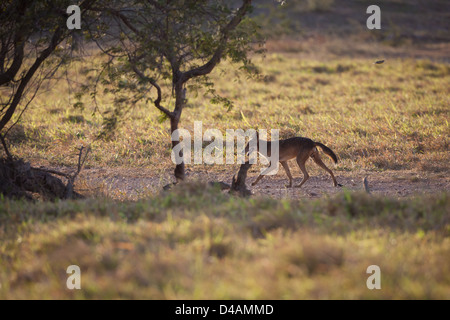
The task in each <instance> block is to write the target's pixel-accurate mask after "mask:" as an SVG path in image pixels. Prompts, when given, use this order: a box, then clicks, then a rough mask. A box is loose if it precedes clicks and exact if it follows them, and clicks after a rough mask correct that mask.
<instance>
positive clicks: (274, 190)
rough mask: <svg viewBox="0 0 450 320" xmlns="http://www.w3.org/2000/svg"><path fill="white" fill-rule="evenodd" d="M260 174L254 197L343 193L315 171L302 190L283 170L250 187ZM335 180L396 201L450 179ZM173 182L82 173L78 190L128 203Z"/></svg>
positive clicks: (227, 176) (196, 175) (130, 174)
mask: <svg viewBox="0 0 450 320" xmlns="http://www.w3.org/2000/svg"><path fill="white" fill-rule="evenodd" d="M230 169H231V168H230ZM311 169H312V168H311ZM258 170H259V168H252V169H251V170H250V171H249V177H248V180H247V186H248V187H249V188H250V189H251V190H252V192H253V193H254V195H264V196H270V197H272V198H290V199H296V198H318V197H321V196H323V195H327V194H334V193H336V192H339V191H340V190H342V189H341V188H335V187H333V185H332V181H331V178H330V177H329V176H328V175H325V174H322V173H320V172H314V171H313V170H310V171H312V172H310V175H311V177H310V179H309V180H308V181H307V182H306V184H305V185H304V186H303V187H302V188H286V187H285V185H286V184H287V183H288V180H287V177H286V175H285V173H284V171H283V170H280V171H279V173H278V174H277V175H275V176H268V177H265V178H264V179H263V180H261V181H260V182H259V183H258V185H256V186H254V187H252V186H251V183H252V182H253V181H254V180H255V179H256V177H257V175H258V172H259V171H258ZM291 170H292V173H293V176H294V185H297V184H299V183H300V181H301V179H302V175H301V174H299V173H298V172H297V170H296V168H293V167H292V166H291ZM308 170H309V168H308ZM229 172H230V173H227V172H223V173H216V172H214V173H208V172H207V171H206V170H196V169H193V170H189V169H188V177H189V179H192V180H200V181H223V182H226V183H229V184H231V178H232V174H234V171H232V170H230V171H229ZM335 176H336V179H337V180H338V182H339V183H341V184H342V185H343V186H344V188H346V189H349V190H352V191H357V190H363V188H364V187H363V183H362V181H363V178H364V177H365V176H368V181H369V188H370V191H371V192H372V193H373V194H380V195H389V196H395V197H408V196H414V195H417V194H421V193H434V192H441V191H449V190H450V178H449V177H448V175H446V174H445V173H423V172H414V171H411V170H402V171H383V172H358V173H353V172H343V171H335ZM170 182H172V179H171V171H170V170H167V171H166V172H164V173H163V174H161V175H159V174H158V175H157V174H155V172H154V171H153V170H151V169H133V168H132V169H118V168H115V169H114V168H92V169H86V170H84V171H83V172H82V174H81V176H80V182H79V183H78V185H77V186H76V187H78V190H79V191H80V192H84V193H86V192H87V193H93V194H97V195H98V194H103V195H106V196H108V197H112V198H117V199H123V200H125V199H138V198H142V197H146V196H148V195H150V194H154V193H159V192H160V191H161V190H162V188H163V186H165V185H166V184H168V183H170Z"/></svg>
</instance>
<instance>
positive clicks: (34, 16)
mask: <svg viewBox="0 0 450 320" xmlns="http://www.w3.org/2000/svg"><path fill="white" fill-rule="evenodd" d="M94 2H95V0H83V1H79V3H78V5H79V6H80V9H81V10H82V11H83V12H85V11H86V10H87V9H88V8H89V7H90V6H91V5H92V4H93V3H94ZM70 4H73V1H68V0H46V1H41V0H36V1H32V0H6V1H5V0H3V1H2V2H1V3H0V141H1V143H2V146H3V149H4V150H5V153H6V155H7V158H6V159H0V181H1V183H0V193H2V194H5V195H9V196H16V197H28V198H29V195H28V194H27V193H26V191H30V192H38V193H41V194H42V195H43V196H44V197H45V198H55V197H58V198H62V197H71V196H72V195H73V194H74V193H73V190H72V189H73V181H74V180H75V178H76V176H77V175H78V173H79V171H80V170H81V157H82V155H81V153H80V162H79V166H78V171H77V172H75V174H74V175H68V174H60V175H63V176H65V177H66V178H67V179H68V184H67V186H65V185H64V184H63V183H62V182H61V180H59V179H57V178H56V177H54V176H53V175H51V174H50V173H49V172H45V171H42V170H39V169H35V168H32V167H31V166H30V165H29V164H28V163H25V162H24V161H22V160H20V159H19V160H15V159H13V156H12V155H11V153H10V152H9V150H8V147H7V143H6V140H5V136H6V135H7V132H8V130H9V129H10V128H11V127H12V126H13V125H14V123H12V120H13V119H14V118H13V116H15V115H16V116H17V119H19V118H20V116H21V115H22V114H23V113H24V112H25V111H26V109H27V108H28V106H29V105H30V103H31V102H32V100H33V98H34V97H35V96H36V94H37V92H38V90H39V88H40V87H41V85H42V83H43V82H44V81H45V80H47V79H49V78H51V76H52V75H53V74H54V73H55V72H56V70H57V69H58V68H59V67H60V66H61V65H67V63H68V61H69V57H71V51H72V49H73V47H74V46H73V44H74V42H73V39H72V38H71V37H70V36H71V35H72V34H73V31H70V30H68V28H67V26H66V20H67V18H68V15H67V13H66V8H67V7H68V6H69V5H70ZM62 46H65V47H67V48H68V49H63V47H62ZM16 122H17V121H16ZM84 160H85V158H84ZM84 160H83V162H84Z"/></svg>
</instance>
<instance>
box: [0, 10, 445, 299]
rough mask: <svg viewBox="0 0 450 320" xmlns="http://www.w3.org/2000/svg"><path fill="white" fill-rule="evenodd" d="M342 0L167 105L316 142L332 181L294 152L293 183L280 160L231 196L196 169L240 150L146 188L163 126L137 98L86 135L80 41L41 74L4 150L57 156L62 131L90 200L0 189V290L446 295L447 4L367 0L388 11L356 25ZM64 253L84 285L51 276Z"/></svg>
mask: <svg viewBox="0 0 450 320" xmlns="http://www.w3.org/2000/svg"><path fill="white" fill-rule="evenodd" d="M318 2H320V1H318ZM326 2H327V1H324V3H326ZM331 2H332V1H331ZM331 2H330V3H331ZM308 3H309V2H308ZM311 3H312V2H311ZM348 3H349V5H348V6H347V7H346V6H344V5H342V6H341V5H340V2H339V1H335V3H334V4H332V5H331V6H330V8H328V11H325V12H319V13H317V12H303V11H301V12H300V13H296V12H295V11H293V12H291V14H298V15H299V17H302V19H303V20H302V19H301V18H298V21H300V23H302V21H303V23H302V24H301V26H300V28H301V30H302V33H301V35H297V36H296V35H290V36H289V37H285V38H282V39H277V40H269V41H268V43H267V49H268V52H267V54H266V56H265V57H264V58H263V57H255V58H254V59H253V60H254V62H255V64H256V65H257V66H258V68H259V69H260V76H258V77H256V78H254V79H253V78H247V77H246V76H245V75H243V74H242V73H239V74H237V73H235V72H234V71H230V70H234V69H233V68H232V66H231V65H230V64H228V63H226V62H225V63H223V64H221V65H220V67H219V69H218V70H216V71H215V73H214V75H213V79H214V81H215V83H216V89H217V91H218V92H219V93H220V94H222V95H223V96H226V97H228V98H230V99H231V100H232V101H233V102H234V107H233V108H232V109H231V110H229V111H228V110H227V109H226V108H223V107H222V106H220V105H213V104H211V103H210V101H209V97H204V96H203V95H202V92H201V91H200V92H199V94H198V95H194V94H189V92H191V91H188V96H187V99H188V102H187V104H188V106H187V108H186V109H185V110H184V111H183V115H182V122H181V127H183V128H186V129H188V130H189V131H190V132H193V125H194V121H202V122H203V130H204V131H205V130H206V129H209V128H216V129H219V130H220V131H221V132H223V133H224V134H225V130H226V129H238V128H242V129H244V130H245V129H248V128H260V129H267V130H270V129H279V130H280V136H281V138H286V137H291V136H294V135H301V136H306V137H310V138H312V139H313V140H316V141H320V142H322V143H324V144H326V145H327V146H329V147H330V148H331V149H333V150H334V151H335V152H336V154H337V155H338V157H339V163H338V164H337V165H336V166H334V165H331V162H330V161H329V159H325V161H326V163H327V165H329V167H330V168H331V169H332V170H333V172H334V173H335V175H336V177H337V179H338V182H340V183H342V184H343V185H344V189H337V188H334V187H332V182H331V179H330V178H329V176H328V175H327V174H326V173H325V172H324V171H321V170H320V169H318V168H317V166H316V165H315V164H314V163H313V162H312V161H310V162H308V163H307V168H308V171H309V172H310V175H311V178H310V180H309V181H308V182H307V183H306V184H305V185H304V186H303V187H302V188H300V189H287V188H285V187H284V185H285V184H286V183H287V177H286V175H285V173H284V171H283V170H282V169H281V170H280V171H279V173H278V174H277V175H275V176H271V177H266V178H264V179H263V180H262V181H261V182H260V183H259V184H258V185H257V186H256V187H253V188H252V191H253V192H254V195H253V196H252V197H251V198H250V199H242V198H238V197H234V196H230V195H228V194H227V193H224V192H221V191H219V190H217V189H214V188H211V187H208V186H207V185H206V184H205V182H206V181H218V180H220V181H224V182H227V183H229V182H230V181H231V177H232V176H233V175H234V174H235V173H236V171H237V169H238V167H239V166H238V165H191V166H188V178H189V179H190V180H192V181H194V182H193V183H191V184H187V185H185V186H176V187H175V188H174V189H173V190H171V191H168V192H162V191H161V189H162V187H163V186H164V185H166V184H167V183H169V182H171V181H172V180H171V179H172V170H173V167H174V165H173V164H172V162H171V161H170V134H169V125H168V123H167V122H160V121H159V120H158V119H159V117H160V113H159V112H158V111H157V110H156V109H155V108H154V107H153V106H152V105H151V104H148V105H146V104H137V105H135V106H133V108H131V109H130V111H129V112H128V113H127V114H126V116H125V118H124V120H123V121H122V122H121V123H120V124H119V127H118V129H117V131H116V132H115V134H114V135H113V136H112V137H110V138H109V139H98V134H99V133H100V131H101V130H102V123H103V121H102V113H103V114H104V113H105V112H106V111H107V110H109V109H111V108H112V106H111V105H110V104H109V101H110V97H109V96H108V95H107V94H105V95H100V96H98V106H95V105H94V104H93V103H92V102H91V101H90V100H88V99H86V101H85V104H84V109H80V108H78V109H77V108H74V107H72V105H73V104H74V102H75V101H74V99H73V97H71V98H70V97H69V96H70V95H69V93H70V92H72V93H73V91H74V90H76V87H77V85H76V83H75V82H74V81H78V82H82V81H83V75H82V70H83V68H86V67H90V66H92V65H95V64H96V63H98V62H99V60H98V58H95V57H92V58H90V59H88V60H87V61H84V62H80V63H77V64H75V65H74V66H73V67H72V68H71V69H70V70H68V71H67V74H65V75H64V77H67V78H69V79H71V80H72V82H71V86H72V87H71V88H69V87H68V85H67V81H55V82H53V83H51V84H50V85H49V86H48V88H46V90H43V91H42V92H41V93H40V94H39V95H38V96H37V97H36V99H35V100H34V102H33V105H32V106H30V109H29V110H28V111H27V113H25V114H24V116H23V117H22V119H21V120H20V121H19V123H18V124H17V125H16V126H15V127H14V128H13V129H12V130H11V132H10V134H9V139H10V142H11V143H12V144H11V152H12V153H13V154H15V155H16V156H19V157H23V158H25V159H27V160H29V161H31V163H32V164H33V165H34V166H44V167H46V168H53V169H55V168H56V169H59V170H61V171H65V170H67V171H69V170H70V169H71V168H74V167H75V166H76V160H77V158H76V150H75V148H76V147H79V146H80V145H90V146H91V147H92V153H91V157H90V158H89V159H88V161H87V165H86V168H85V170H84V171H83V172H82V174H81V176H80V178H79V179H78V181H77V185H76V187H77V189H78V191H80V192H81V193H84V194H86V195H88V199H86V200H79V201H60V202H55V203H39V202H37V203H33V204H30V203H28V202H25V201H11V200H2V201H1V202H0V225H1V228H0V238H1V239H3V240H2V242H1V244H0V298H2V299H15V298H34V299H35V298H80V299H83V298H102V299H105V298H106V299H108V298H150V299H191V298H193V299H210V298H217V299H233V298H235V299H303V298H314V299H316V298H318V299H323V298H344V299H361V298H363V299H364V298H370V299H372V298H374V299H378V298H394V299H402V298H406V299H410V298H413V299H422V298H429V299H448V297H450V274H449V272H448V270H449V269H450V242H449V241H450V240H449V233H450V225H449V223H450V222H449V218H450V209H449V208H450V199H449V194H450V192H449V189H450V178H449V164H448V159H449V150H448V146H449V138H450V137H449V123H448V121H449V107H448V106H449V105H450V101H449V100H450V99H449V88H450V66H449V64H448V63H449V55H448V53H449V49H450V46H449V43H450V41H449V39H448V22H447V24H445V22H443V21H445V19H447V18H448V12H450V11H448V10H447V11H446V10H442V8H443V7H445V6H448V5H447V4H445V3H444V2H439V1H433V2H432V4H430V5H429V7H424V8H425V9H427V10H424V9H423V8H422V7H421V6H424V5H425V4H423V3H422V2H421V1H415V2H414V1H413V2H412V3H411V4H409V5H407V4H406V2H403V1H383V2H382V3H381V4H380V6H381V8H382V10H383V4H384V5H385V7H384V8H388V10H385V11H383V21H386V27H385V29H384V31H383V32H378V31H373V32H370V31H368V30H367V29H365V18H366V15H365V7H364V4H362V2H361V1H348ZM361 8H363V9H362V10H360V11H361V12H360V13H357V12H359V11H357V10H356V9H358V10H359V9H361ZM387 21H389V22H387ZM415 21H426V22H429V23H423V25H421V26H417V24H416V25H415V24H414V23H415ZM447 21H448V20H447ZM383 26H384V25H383ZM427 28H428V29H427ZM364 29H365V30H364ZM330 30H331V31H330ZM445 30H446V31H447V33H445ZM380 59H384V60H385V62H384V63H383V64H374V61H376V60H380ZM163 89H164V90H165V92H166V93H169V92H170V88H169V85H168V84H167V85H166V86H165V87H164V88H163ZM171 102H173V100H171V98H170V96H169V95H167V96H166V101H165V105H170V104H171ZM205 145H207V144H205ZM324 158H325V157H324ZM290 167H291V171H292V173H293V175H294V178H295V179H296V182H298V181H300V179H301V176H302V175H301V173H300V170H299V169H298V167H297V166H296V165H295V162H294V161H291V162H290ZM260 169H261V166H259V165H257V166H254V167H253V168H252V169H251V170H250V171H249V177H248V182H251V181H253V179H254V178H256V176H257V174H258V173H259V170H260ZM365 176H368V180H369V186H370V189H371V192H372V193H371V194H370V195H368V194H365V193H364V192H362V191H361V189H362V182H361V181H362V178H363V177H365ZM71 264H76V265H79V266H80V267H81V270H82V290H78V291H69V290H67V289H66V287H65V281H66V279H67V274H66V273H65V270H66V268H67V266H69V265H71ZM369 265H378V266H380V268H381V273H382V276H381V279H382V289H381V290H368V289H367V287H366V279H367V277H368V276H369V275H368V274H366V269H367V267H368V266H369Z"/></svg>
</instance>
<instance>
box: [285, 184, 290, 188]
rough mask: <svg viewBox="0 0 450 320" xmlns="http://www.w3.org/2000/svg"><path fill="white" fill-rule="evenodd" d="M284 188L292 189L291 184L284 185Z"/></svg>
mask: <svg viewBox="0 0 450 320" xmlns="http://www.w3.org/2000/svg"><path fill="white" fill-rule="evenodd" d="M284 186H285V187H286V188H292V183H291V184H285V185H284Z"/></svg>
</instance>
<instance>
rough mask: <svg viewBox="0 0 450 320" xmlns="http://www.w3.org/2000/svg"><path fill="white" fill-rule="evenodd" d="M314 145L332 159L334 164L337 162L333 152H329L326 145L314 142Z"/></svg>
mask: <svg viewBox="0 0 450 320" xmlns="http://www.w3.org/2000/svg"><path fill="white" fill-rule="evenodd" d="M314 144H315V145H316V146H318V147H320V149H322V151H323V152H324V153H325V154H326V155H327V156H329V157H330V158H331V159H333V161H334V163H337V162H338V159H337V157H336V154H335V153H334V152H333V150H331V149H330V148H328V147H327V146H326V145H324V144H322V143H320V142H314Z"/></svg>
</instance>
